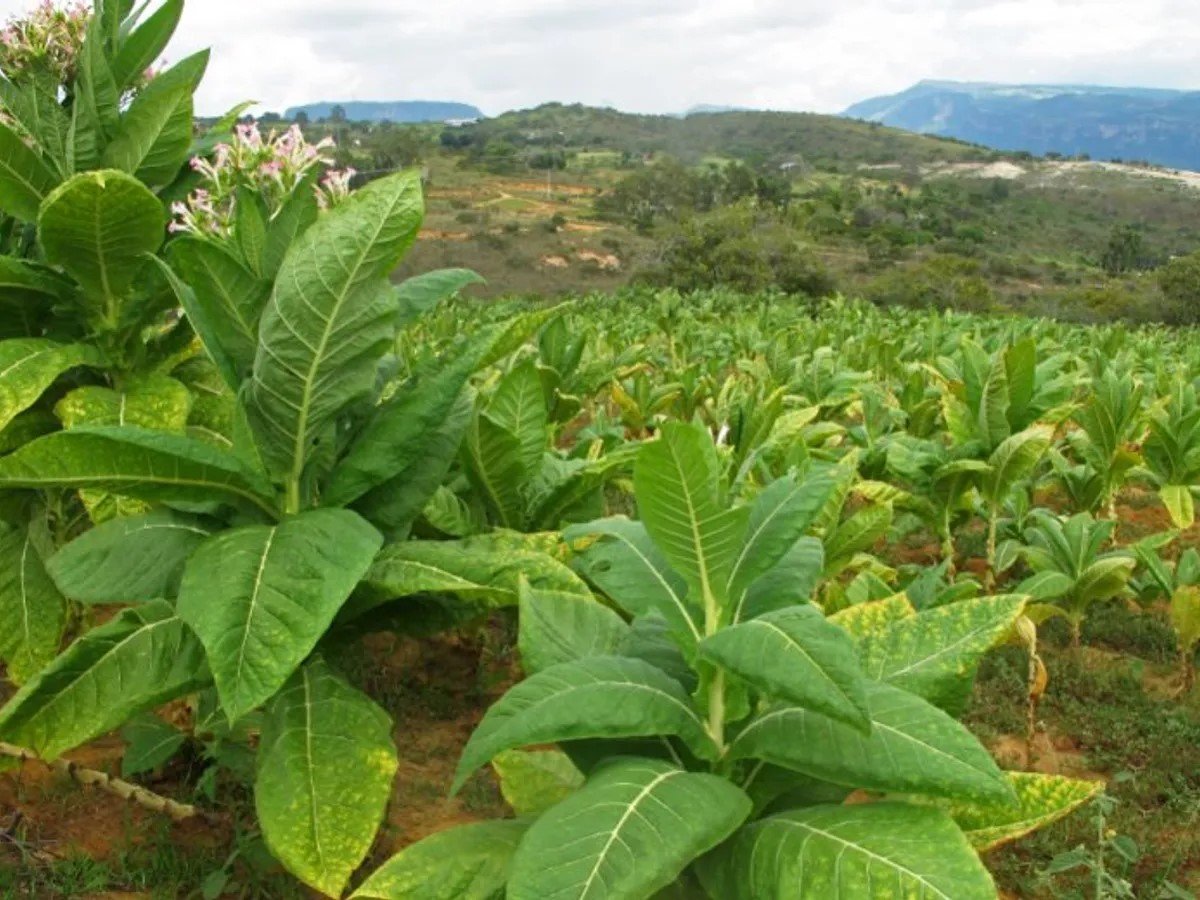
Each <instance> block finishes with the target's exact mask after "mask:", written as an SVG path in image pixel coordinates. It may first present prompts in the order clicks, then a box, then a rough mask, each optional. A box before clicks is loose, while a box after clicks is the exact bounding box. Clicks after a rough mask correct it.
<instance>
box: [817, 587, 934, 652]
mask: <svg viewBox="0 0 1200 900" xmlns="http://www.w3.org/2000/svg"><path fill="white" fill-rule="evenodd" d="M916 614H917V611H916V610H915V609H914V608H913V605H912V603H911V602H910V601H909V599H908V595H907V594H896V595H895V596H894V597H888V598H887V599H886V600H875V601H872V602H871V603H860V604H859V605H858V606H850V607H847V608H846V609H843V610H841V611H839V612H836V613H834V614H833V615H832V616H830V617H829V621H830V622H833V623H834V624H835V625H837V626H838V627H839V628H841V629H843V630H844V631H845V632H846V633H847V634H849V635H850V636H851V637H852V638H854V639H855V640H857V641H859V642H861V641H864V640H868V639H870V638H872V637H875V636H876V635H880V634H886V633H887V631H888V630H889V629H890V628H891V627H892V625H893V624H894V623H895V622H899V621H902V620H904V619H907V618H910V617H912V616H915V615H916Z"/></svg>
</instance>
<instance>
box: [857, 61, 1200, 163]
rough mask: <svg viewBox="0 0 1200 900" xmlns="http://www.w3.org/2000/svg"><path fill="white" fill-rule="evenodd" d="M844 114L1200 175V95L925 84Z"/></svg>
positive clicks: (989, 142)
mask: <svg viewBox="0 0 1200 900" xmlns="http://www.w3.org/2000/svg"><path fill="white" fill-rule="evenodd" d="M843 115H844V116H846V117H848V118H852V119H862V120H866V121H871V122H879V123H881V124H885V125H890V126H893V127H895V128H904V129H907V130H909V131H915V132H918V133H922V134H936V135H941V136H945V137H954V138H958V139H959V140H964V141H971V142H973V143H978V144H984V145H986V146H988V147H995V148H997V149H1000V150H1007V151H1026V152H1029V153H1032V154H1035V155H1038V156H1044V155H1046V154H1051V153H1057V154H1062V155H1064V156H1080V155H1086V156H1090V157H1092V158H1094V159H1104V160H1140V161H1145V162H1150V163H1154V164H1157V165H1163V166H1172V167H1175V168H1181V169H1193V170H1200V92H1188V91H1171V90H1161V89H1156V88H1117V87H1097V86H1091V85H1001V84H982V83H969V82H953V81H922V82H920V83H919V84H916V85H914V86H913V87H911V88H909V89H908V90H906V91H902V92H901V93H899V94H893V95H890V96H886V97H875V98H872V99H870V100H864V101H863V102H861V103H857V104H855V105H854V106H851V107H850V108H849V109H847V110H846V111H845V112H844V113H843Z"/></svg>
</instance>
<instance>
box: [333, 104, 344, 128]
mask: <svg viewBox="0 0 1200 900" xmlns="http://www.w3.org/2000/svg"><path fill="white" fill-rule="evenodd" d="M329 121H330V122H333V123H334V124H335V125H341V124H343V123H344V122H345V121H346V107H344V106H342V105H341V104H340V103H339V104H338V105H337V106H335V107H334V108H333V109H331V110H330V111H329Z"/></svg>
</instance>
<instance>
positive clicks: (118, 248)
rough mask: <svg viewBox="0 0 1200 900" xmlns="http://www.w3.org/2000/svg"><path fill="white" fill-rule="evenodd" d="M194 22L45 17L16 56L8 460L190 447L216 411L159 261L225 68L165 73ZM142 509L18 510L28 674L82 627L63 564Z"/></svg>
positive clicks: (5, 387)
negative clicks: (86, 431) (66, 590)
mask: <svg viewBox="0 0 1200 900" xmlns="http://www.w3.org/2000/svg"><path fill="white" fill-rule="evenodd" d="M182 9H183V3H182V0H167V2H165V3H163V4H162V5H161V6H160V7H159V8H158V9H157V10H155V11H153V12H151V13H149V14H147V10H146V8H145V7H142V8H141V9H139V10H138V11H137V12H136V13H135V12H133V11H132V4H131V3H127V2H118V0H107V2H103V3H97V4H96V8H95V10H94V11H93V10H90V9H88V8H87V7H85V6H82V5H77V6H74V7H70V8H68V9H58V8H56V7H54V6H53V5H51V4H43V5H42V6H40V7H38V8H37V9H36V10H35V11H34V12H33V13H31V14H30V15H28V16H26V17H24V18H22V19H17V20H14V21H13V23H12V24H11V25H10V26H9V29H8V31H7V32H6V33H5V39H4V41H3V43H2V44H0V73H2V74H3V77H2V78H0V108H2V111H3V115H2V116H0V158H2V159H3V164H2V165H0V249H2V250H3V255H0V282H2V283H0V454H2V453H9V452H12V451H14V450H17V449H19V448H21V447H22V446H24V445H25V444H27V443H28V442H29V441H31V440H33V439H34V438H37V437H39V436H41V435H44V434H47V433H49V432H53V431H56V430H58V429H61V428H74V427H77V426H81V425H96V424H114V423H118V422H124V423H130V424H138V425H143V426H145V427H150V428H158V429H162V430H164V431H172V432H177V433H182V432H184V430H185V429H186V428H187V427H188V426H189V424H190V423H191V422H192V421H193V415H200V414H201V410H199V409H197V404H196V403H195V402H194V395H193V390H194V389H195V385H197V384H203V383H204V381H205V379H206V377H207V369H206V365H205V363H204V361H203V360H200V359H196V358H195V357H196V356H197V350H196V349H195V348H194V346H193V345H192V340H193V332H192V329H191V327H190V323H189V322H188V321H186V320H183V319H181V318H180V317H179V316H178V315H176V314H175V312H174V310H175V307H176V303H175V298H174V294H173V292H172V291H171V288H170V286H169V285H168V284H167V282H166V281H165V280H164V279H163V278H162V277H161V275H159V273H158V271H157V269H156V267H155V263H154V258H155V257H156V254H161V252H162V247H163V244H164V241H165V239H166V237H167V231H166V225H167V215H166V210H165V209H164V197H166V196H167V195H169V194H170V193H171V192H172V191H174V190H176V189H177V188H178V185H180V184H182V183H184V182H185V181H186V179H187V174H186V167H185V163H186V162H187V160H188V158H189V156H190V155H191V153H192V152H193V109H192V106H193V103H192V95H193V93H194V92H195V90H196V87H197V86H198V84H199V82H200V79H201V77H202V76H203V74H204V71H205V68H206V66H207V64H208V53H207V52H201V53H197V54H195V55H193V56H189V57H187V58H186V59H184V60H182V61H180V62H179V63H177V64H176V65H175V66H173V67H171V68H169V69H165V70H163V71H158V72H155V71H154V70H153V69H152V66H153V65H154V64H155V63H156V61H157V60H158V58H159V56H160V55H161V54H162V52H163V50H164V48H165V47H166V46H167V43H168V42H169V41H170V39H171V37H172V35H173V33H174V31H175V27H176V25H177V24H178V21H179V17H180V15H181V13H182ZM225 127H227V125H223V124H218V126H217V128H216V129H215V132H216V133H217V134H220V133H221V131H222V129H223V128H225ZM202 405H203V404H200V406H202ZM132 508H133V507H131V505H130V504H129V502H128V501H127V500H123V499H118V498H117V497H116V496H115V495H113V494H111V493H109V492H105V491H99V490H87V491H75V490H66V489H63V488H58V487H52V486H50V485H42V486H40V489H39V490H38V491H37V492H35V493H28V494H23V495H20V496H14V495H11V494H10V495H5V496H4V497H3V498H2V499H0V522H3V524H4V525H5V526H7V530H6V531H5V533H4V534H3V535H2V536H0V568H3V569H4V570H5V571H6V573H12V574H11V577H10V578H6V580H5V583H4V584H3V586H2V587H0V659H3V660H4V661H5V662H6V663H7V664H8V673H9V676H10V678H13V679H14V680H17V681H25V680H27V679H28V678H29V677H30V676H32V675H33V674H34V673H35V672H36V671H37V670H38V669H39V668H40V667H41V666H42V665H43V664H44V663H46V662H48V661H49V660H50V659H51V658H52V657H53V656H54V654H55V653H56V652H57V650H58V647H59V642H60V640H61V637H62V634H63V632H64V630H65V629H66V628H67V627H68V622H69V619H70V617H71V612H72V610H71V606H70V604H69V603H68V602H67V600H66V599H65V598H64V597H63V596H62V595H61V594H60V593H59V592H58V591H57V590H56V589H55V586H54V584H53V583H52V582H51V581H50V579H49V578H47V575H46V570H45V566H46V563H47V561H48V559H49V558H50V556H51V555H52V554H53V553H54V552H55V550H56V549H57V548H58V547H59V546H61V545H62V544H63V543H65V542H66V541H67V540H68V539H69V538H71V537H73V536H74V535H75V534H77V533H78V532H79V531H80V530H81V529H83V528H86V527H87V526H88V525H89V524H91V523H92V522H103V521H105V520H107V519H110V518H113V517H115V516H118V515H120V514H122V513H124V512H128V511H130V510H131V509H132Z"/></svg>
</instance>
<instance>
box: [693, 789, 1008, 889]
mask: <svg viewBox="0 0 1200 900" xmlns="http://www.w3.org/2000/svg"><path fill="white" fill-rule="evenodd" d="M700 870H701V879H702V881H703V882H704V885H705V887H706V888H707V889H708V892H709V895H710V896H713V897H720V898H721V900H763V898H767V897H770V898H772V900H827V898H828V900H891V898H898V897H906V898H914V900H996V887H995V885H994V884H993V883H992V879H991V876H989V875H988V873H987V870H986V869H985V868H984V867H983V864H982V863H981V862H980V861H979V857H978V856H977V855H976V854H975V851H974V850H972V849H971V845H970V844H968V843H967V840H966V838H965V837H964V836H963V833H962V832H961V831H960V830H959V829H958V828H957V827H956V826H955V824H954V822H953V821H952V820H951V819H950V817H949V816H947V815H946V814H945V813H944V812H942V811H940V810H937V809H932V808H928V807H921V806H910V805H907V804H903V803H865V804H858V805H854V806H813V807H809V808H807V809H798V810H795V811H792V812H786V813H782V814H780V815H777V816H772V817H770V818H767V819H763V820H761V821H759V822H755V823H754V824H752V825H748V826H746V827H745V828H743V829H742V830H741V831H739V832H738V833H737V834H736V835H735V836H734V838H733V839H732V840H731V841H729V842H728V843H726V844H725V845H723V846H722V847H720V848H719V849H718V850H717V851H716V852H715V853H713V854H712V855H710V856H709V857H707V858H706V859H705V860H704V861H703V862H702V863H701V866H700Z"/></svg>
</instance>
